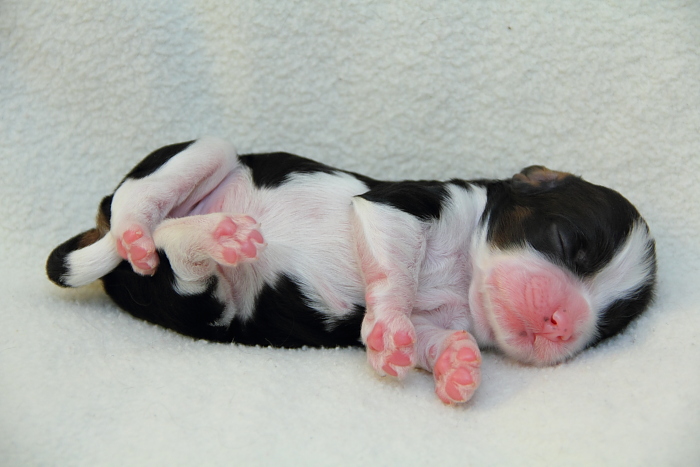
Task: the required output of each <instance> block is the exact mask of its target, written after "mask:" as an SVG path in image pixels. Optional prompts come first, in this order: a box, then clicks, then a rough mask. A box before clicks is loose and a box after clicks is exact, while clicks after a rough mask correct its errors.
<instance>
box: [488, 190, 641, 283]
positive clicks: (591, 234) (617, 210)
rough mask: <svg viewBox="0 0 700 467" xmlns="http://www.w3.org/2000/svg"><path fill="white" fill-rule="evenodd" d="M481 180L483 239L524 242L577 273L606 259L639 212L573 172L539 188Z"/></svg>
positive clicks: (592, 270)
mask: <svg viewBox="0 0 700 467" xmlns="http://www.w3.org/2000/svg"><path fill="white" fill-rule="evenodd" d="M486 186H487V190H488V202H487V204H486V209H485V211H484V215H483V218H482V221H484V222H485V221H487V220H488V222H489V225H488V239H489V241H491V242H493V243H494V244H495V245H497V246H498V247H500V248H504V249H508V248H510V247H514V246H522V245H526V244H529V245H531V246H532V247H533V248H535V249H536V250H537V251H539V252H541V253H543V254H545V255H546V256H547V257H548V258H549V259H550V260H552V261H553V262H554V263H555V264H559V265H561V266H563V267H565V268H567V269H569V270H570V271H572V272H573V273H575V274H577V275H578V276H580V277H588V276H591V275H592V274H595V273H596V272H598V271H599V270H600V268H601V267H603V266H604V265H605V264H607V263H608V262H609V261H610V260H611V259H612V257H613V256H614V254H615V252H616V251H617V250H618V248H619V247H620V246H621V245H622V243H623V242H624V241H625V240H626V238H627V235H628V234H629V232H630V230H631V229H632V226H633V223H634V222H635V221H637V220H638V219H639V218H640V216H639V213H638V212H637V210H636V209H635V208H634V206H632V204H631V203H630V202H629V201H627V200H626V199H625V198H623V197H622V196H621V195H620V194H619V193H617V192H615V191H613V190H611V189H609V188H605V187H601V186H597V185H593V184H591V183H588V182H586V181H584V180H581V179H580V178H577V177H568V178H566V179H565V180H564V181H562V182H561V183H559V184H558V185H557V186H556V187H554V188H550V189H548V190H547V191H539V192H523V191H522V190H519V189H514V188H513V186H512V185H511V184H510V183H509V182H508V181H496V182H493V183H490V184H487V185H486Z"/></svg>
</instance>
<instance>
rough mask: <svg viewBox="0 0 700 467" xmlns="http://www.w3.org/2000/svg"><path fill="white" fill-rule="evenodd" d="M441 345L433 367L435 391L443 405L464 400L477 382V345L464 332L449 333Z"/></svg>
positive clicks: (478, 356)
mask: <svg viewBox="0 0 700 467" xmlns="http://www.w3.org/2000/svg"><path fill="white" fill-rule="evenodd" d="M445 344H446V347H445V350H443V351H442V353H441V354H440V356H439V357H438V358H437V360H436V361H435V365H434V366H433V376H434V378H435V393H436V394H437V395H438V397H439V398H440V400H442V401H443V402H444V403H445V404H456V403H460V402H466V401H468V400H469V399H471V397H472V395H473V394H474V391H476V388H477V387H478V386H479V383H480V381H481V370H480V366H481V353H480V352H479V347H477V345H476V342H474V340H473V338H472V337H471V336H470V335H469V334H467V333H466V332H464V331H458V332H455V333H454V334H452V335H451V336H450V337H448V338H447V341H446V343H445Z"/></svg>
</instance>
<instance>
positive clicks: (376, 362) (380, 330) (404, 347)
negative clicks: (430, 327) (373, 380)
mask: <svg viewBox="0 0 700 467" xmlns="http://www.w3.org/2000/svg"><path fill="white" fill-rule="evenodd" d="M368 316H369V318H368ZM392 318H393V319H388V320H381V321H376V320H374V319H373V317H371V316H370V315H369V314H367V315H365V320H364V321H363V323H362V327H363V330H364V329H367V328H371V331H370V332H369V334H368V335H367V338H366V339H365V341H366V344H367V359H368V360H369V363H370V365H372V367H373V368H374V369H375V370H377V372H378V373H379V374H387V375H391V376H394V377H397V378H403V377H404V376H406V374H407V373H408V371H409V370H410V369H411V368H413V367H414V366H415V363H416V362H415V350H414V345H413V344H414V343H415V341H416V333H415V331H414V329H413V325H412V324H411V321H410V320H409V319H408V317H406V316H404V315H402V314H397V315H395V316H393V317H392Z"/></svg>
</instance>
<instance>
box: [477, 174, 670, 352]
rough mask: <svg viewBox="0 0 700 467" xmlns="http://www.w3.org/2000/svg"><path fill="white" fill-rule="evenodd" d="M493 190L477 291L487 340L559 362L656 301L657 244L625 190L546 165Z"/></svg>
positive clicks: (480, 332) (480, 326)
mask: <svg viewBox="0 0 700 467" xmlns="http://www.w3.org/2000/svg"><path fill="white" fill-rule="evenodd" d="M487 189H488V202H487V206H486V210H485V212H484V216H483V219H482V221H483V231H482V232H483V233H482V236H481V238H479V239H477V240H476V243H475V249H474V260H475V261H474V263H475V271H474V280H473V281H472V287H471V290H470V301H471V306H472V309H473V314H474V316H475V321H476V329H475V334H476V335H477V338H479V339H480V340H482V341H483V342H485V343H487V344H492V345H495V346H497V347H499V348H500V349H502V350H503V351H504V352H506V353H507V354H509V355H511V356H512V357H514V358H516V359H518V360H521V361H524V362H528V363H534V364H551V363H556V362H559V361H562V360H564V359H566V358H567V357H569V356H571V355H574V354H576V353H577V352H579V351H581V350H582V349H584V348H586V347H588V346H590V345H593V344H595V343H597V342H599V341H601V340H603V339H605V338H608V337H610V336H612V335H615V334H617V333H618V332H620V331H622V330H623V329H624V328H625V327H626V326H627V325H628V324H629V323H630V321H632V320H633V319H634V318H635V317H636V316H638V315H639V314H640V313H641V312H642V311H643V310H644V309H645V308H646V307H647V306H648V304H649V302H650V301H651V299H652V296H653V289H654V283H655V275H656V258H655V246H654V240H653V239H652V237H651V236H650V234H649V229H648V228H647V225H646V223H645V222H644V220H643V219H642V218H641V216H640V215H639V213H638V212H637V210H636V209H635V208H634V206H632V204H631V203H630V202H629V201H627V200H626V199H625V198H624V197H622V196H621V195H620V194H619V193H617V192H615V191H613V190H611V189H609V188H605V187H602V186H597V185H593V184H591V183H588V182H586V181H584V180H582V179H581V178H579V177H576V176H573V175H571V174H567V173H563V172H555V171H552V170H549V169H547V168H545V167H541V166H532V167H528V168H526V169H524V170H523V171H522V172H520V173H519V174H516V175H515V176H513V178H512V179H510V180H507V181H503V182H500V183H494V184H491V185H489V186H488V188H487Z"/></svg>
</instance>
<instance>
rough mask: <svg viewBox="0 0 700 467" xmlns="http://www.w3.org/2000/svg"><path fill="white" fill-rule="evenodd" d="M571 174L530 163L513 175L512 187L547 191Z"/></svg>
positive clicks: (523, 189)
mask: <svg viewBox="0 0 700 467" xmlns="http://www.w3.org/2000/svg"><path fill="white" fill-rule="evenodd" d="M573 176H574V175H571V174H570V173H566V172H557V171H556V170H549V169H548V168H547V167H544V166H542V165H531V166H530V167H525V168H524V169H523V170H521V171H520V173H518V174H515V175H513V178H512V181H513V187H514V188H516V189H520V190H522V191H547V190H550V189H552V188H554V187H556V186H558V185H559V184H560V183H561V182H563V181H564V180H566V179H567V178H569V177H573Z"/></svg>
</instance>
